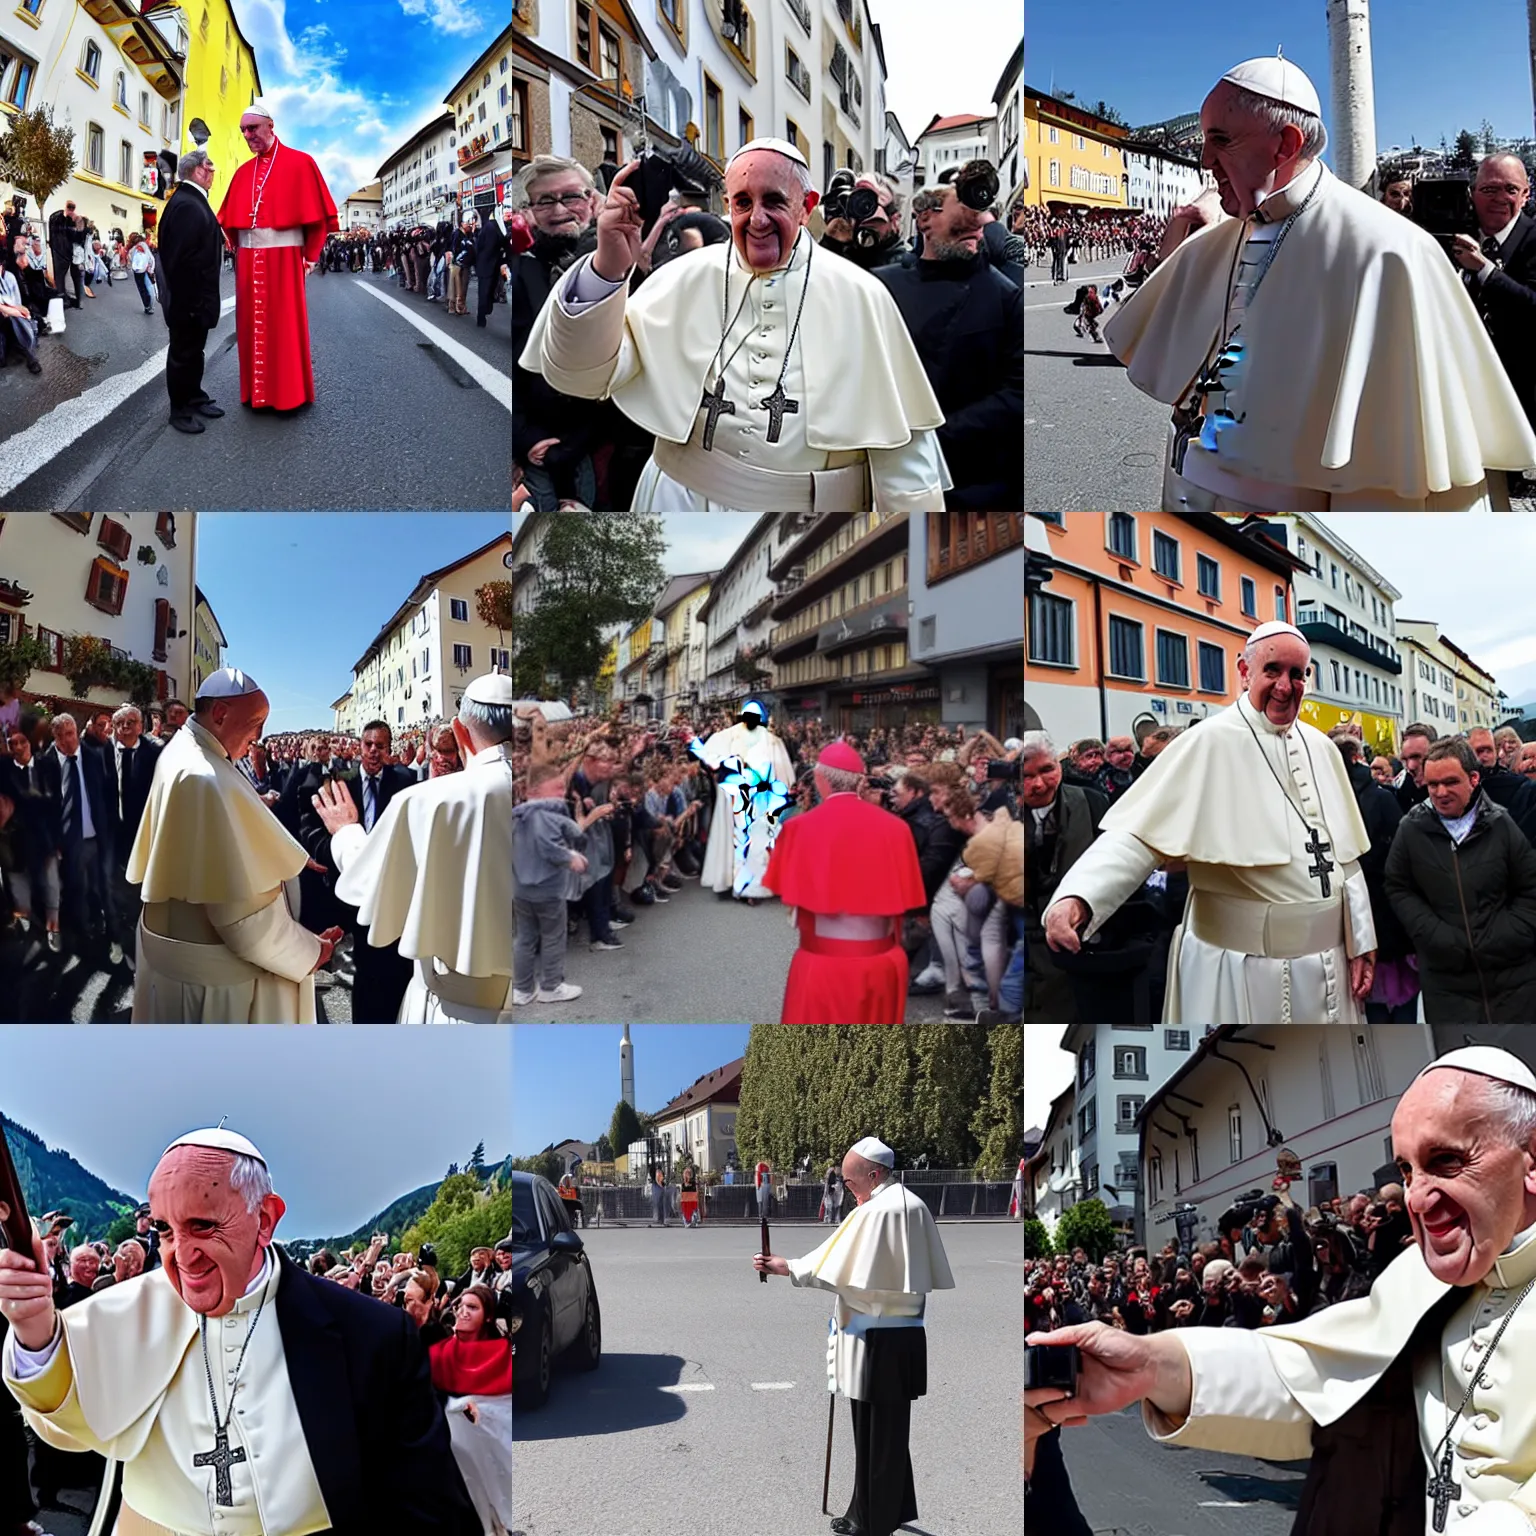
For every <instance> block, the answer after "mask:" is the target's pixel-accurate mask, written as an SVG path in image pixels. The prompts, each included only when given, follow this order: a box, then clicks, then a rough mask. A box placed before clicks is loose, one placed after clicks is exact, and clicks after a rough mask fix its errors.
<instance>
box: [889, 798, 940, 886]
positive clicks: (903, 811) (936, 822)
mask: <svg viewBox="0 0 1536 1536" xmlns="http://www.w3.org/2000/svg"><path fill="white" fill-rule="evenodd" d="M896 814H897V815H898V816H899V817H901V819H902V820H903V821H904V822H906V824H907V830H908V831H910V832H911V834H912V841H913V844H914V845H915V846H916V849H917V862H918V864H919V866H920V867H921V869H922V871H923V893H924V896H925V898H926V899H925V901H924V905H925V906H926V905H927V904H928V902H931V901H932V900H933V898H934V895H935V893H936V892H937V891H938V889H939V882H940V881H941V880H943V878H944V876H945V875H947V874H948V873H949V871H950V867H951V866H952V865H953V864H954V855H953V853H951V854H950V856H949V859H948V861H947V862H946V863H945V865H944V868H943V869H942V870H939V869H937V863H938V859H939V857H940V855H939V854H937V853H934V852H931V851H930V850H931V849H932V847H933V843H934V839H935V838H936V837H937V836H938V834H939V831H940V829H941V828H943V827H946V826H948V823H947V822H946V821H945V820H944V818H943V817H942V816H940V815H939V813H938V812H937V811H936V810H934V808H933V802H932V801H931V800H930V799H929V798H928V796H927V795H919V796H918V797H917V798H916V799H915V800H913V801H912V802H911V803H910V804H908V805H906V806H904V807H901V808H899V809H897V810H896Z"/></svg>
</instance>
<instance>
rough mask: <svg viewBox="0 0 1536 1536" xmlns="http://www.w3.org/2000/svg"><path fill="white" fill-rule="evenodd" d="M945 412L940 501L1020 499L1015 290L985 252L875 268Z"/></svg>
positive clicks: (949, 504) (1012, 502)
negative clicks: (950, 485) (945, 471)
mask: <svg viewBox="0 0 1536 1536" xmlns="http://www.w3.org/2000/svg"><path fill="white" fill-rule="evenodd" d="M871 276H872V277H874V278H876V279H877V280H878V281H880V282H882V283H884V284H885V286H886V288H887V289H888V290H889V291H890V294H891V297H892V298H893V299H895V301H896V307H897V308H898V309H899V310H900V311H901V317H902V319H903V320H905V321H906V322H907V330H908V331H909V332H910V333H911V335H912V343H913V345H914V346H915V347H916V348H917V354H918V356H919V357H920V358H921V359H922V363H923V368H924V370H925V372H926V373H927V375H928V381H929V383H930V384H932V385H933V392H934V394H935V395H936V396H937V397H938V401H939V405H940V406H941V407H942V408H943V411H944V425H943V426H942V427H940V428H939V446H940V447H941V448H943V450H944V459H945V462H946V463H947V464H948V465H949V472H950V474H951V475H952V476H953V478H954V481H955V484H954V489H953V490H950V491H946V492H945V495H944V506H945V508H946V510H948V511H951V512H954V511H960V512H965V511H992V510H994V509H995V508H997V507H1018V506H1022V505H1023V504H1024V500H1023V498H1024V455H1023V453H1022V452H1021V449H1020V442H1019V423H1020V421H1021V420H1022V419H1023V411H1024V307H1023V306H1024V294H1023V290H1022V289H1021V288H1019V287H1017V286H1016V285H1015V284H1013V283H1011V282H1009V280H1008V279H1007V278H1006V277H1004V276H1003V275H1002V274H1001V273H999V272H996V271H994V270H993V268H992V267H991V265H990V264H989V262H988V260H987V258H986V257H985V256H984V255H981V254H978V255H976V256H973V257H971V258H970V259H969V260H967V261H920V262H918V263H917V264H916V265H915V266H912V267H900V266H890V267H876V268H875V270H874V272H873V273H871Z"/></svg>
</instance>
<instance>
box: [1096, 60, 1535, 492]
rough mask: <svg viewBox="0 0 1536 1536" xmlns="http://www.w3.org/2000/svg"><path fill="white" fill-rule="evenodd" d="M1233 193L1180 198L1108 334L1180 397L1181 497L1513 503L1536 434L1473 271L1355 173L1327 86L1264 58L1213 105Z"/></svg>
mask: <svg viewBox="0 0 1536 1536" xmlns="http://www.w3.org/2000/svg"><path fill="white" fill-rule="evenodd" d="M1200 126H1201V130H1202V133H1203V136H1204V137H1203V143H1204V148H1203V151H1202V157H1201V163H1202V164H1203V165H1204V167H1205V169H1206V170H1207V171H1208V172H1210V173H1211V174H1212V175H1213V176H1214V178H1215V181H1216V193H1215V194H1202V195H1201V197H1199V198H1197V199H1196V201H1195V202H1194V203H1192V204H1189V205H1187V206H1185V207H1182V208H1176V209H1174V211H1173V213H1172V214H1171V215H1170V217H1169V221H1168V229H1167V232H1166V234H1165V236H1164V240H1163V245H1162V249H1161V251H1160V252H1159V258H1160V260H1159V265H1158V266H1157V269H1156V270H1155V271H1154V272H1153V274H1152V276H1151V277H1150V278H1148V279H1147V281H1146V282H1145V283H1143V284H1142V286H1141V287H1140V288H1139V289H1138V290H1137V291H1136V292H1135V293H1134V294H1133V295H1132V296H1131V297H1130V298H1129V299H1127V300H1126V302H1125V303H1124V304H1123V305H1121V307H1120V308H1119V309H1118V310H1117V311H1116V313H1115V315H1114V317H1113V318H1112V319H1111V320H1110V321H1109V323H1108V324H1107V325H1106V326H1105V328H1104V340H1105V341H1106V342H1107V343H1108V345H1109V349H1110V351H1112V352H1113V353H1114V354H1115V355H1116V356H1117V357H1118V358H1120V359H1121V361H1122V362H1124V363H1125V364H1126V373H1127V376H1128V377H1129V379H1130V381H1131V383H1133V384H1134V385H1135V386H1136V387H1137V388H1138V389H1139V390H1141V391H1142V392H1143V393H1144V394H1148V395H1151V396H1152V398H1153V399H1155V400H1160V401H1162V402H1163V403H1164V404H1165V405H1168V406H1171V407H1172V408H1173V420H1172V423H1171V425H1170V427H1169V430H1168V443H1167V452H1166V456H1165V458H1164V474H1163V498H1162V499H1163V510H1164V511H1168V512H1188V511H1194V512H1210V511H1221V512H1262V511H1281V510H1283V511H1288V512H1295V511H1302V512H1324V511H1329V510H1332V511H1335V512H1338V511H1344V510H1354V511H1369V512H1384V511H1414V510H1433V511H1461V510H1466V509H1469V508H1476V507H1487V506H1490V505H1493V506H1507V501H1508V490H1507V476H1506V474H1505V471H1511V470H1525V469H1527V468H1529V467H1530V465H1531V463H1532V461H1533V460H1536V435H1533V433H1532V431H1531V428H1530V425H1529V423H1528V422H1527V421H1526V417H1525V413H1524V411H1523V410H1522V409H1521V406H1520V401H1519V398H1518V396H1517V395H1516V393H1515V390H1514V387H1513V385H1511V383H1510V381H1509V378H1508V376H1507V375H1506V373H1505V371H1504V368H1503V365H1502V364H1501V363H1500V362H1499V358H1498V355H1497V353H1496V352H1495V351H1494V348H1493V343H1492V342H1491V341H1490V340H1489V338H1488V333H1487V331H1486V329H1485V328H1484V326H1483V324H1482V322H1481V321H1480V320H1479V318H1478V315H1477V311H1476V309H1475V308H1474V307H1473V304H1472V300H1471V299H1470V298H1469V297H1468V296H1467V293H1466V290H1465V288H1464V287H1463V285H1462V283H1461V281H1460V278H1459V275H1458V272H1457V269H1456V268H1455V266H1453V265H1452V263H1451V262H1450V261H1449V260H1448V259H1447V257H1446V254H1445V252H1444V251H1442V250H1441V249H1440V247H1439V245H1438V244H1437V243H1436V241H1435V239H1434V237H1433V236H1432V235H1430V234H1428V233H1427V232H1426V231H1425V230H1422V229H1420V228H1419V227H1418V225H1416V224H1415V223H1414V222H1413V221H1412V220H1411V219H1405V218H1402V217H1401V216H1399V215H1398V214H1396V213H1394V212H1393V211H1392V210H1391V209H1390V208H1387V207H1386V206H1385V205H1383V204H1380V203H1377V202H1375V201H1373V200H1372V199H1371V198H1369V197H1367V196H1365V195H1364V194H1363V193H1360V192H1357V191H1355V190H1354V188H1352V187H1349V186H1346V185H1345V184H1344V183H1343V182H1341V181H1339V180H1337V179H1336V178H1335V177H1334V176H1333V175H1332V173H1331V172H1330V171H1329V170H1328V168H1327V167H1326V166H1325V165H1324V164H1323V162H1322V161H1321V160H1320V159H1319V158H1318V156H1319V155H1320V154H1321V152H1322V150H1323V147H1324V145H1325V143H1326V142H1327V134H1326V133H1325V131H1324V129H1323V122H1322V110H1321V106H1320V104H1319V102H1318V98H1317V91H1316V89H1315V88H1314V87H1313V85H1312V82H1311V81H1310V80H1308V78H1307V77H1306V75H1305V74H1303V73H1302V71H1301V70H1299V69H1298V68H1297V67H1296V66H1295V65H1294V64H1292V63H1291V62H1290V60H1288V59H1284V58H1273V59H1249V60H1247V61H1246V62H1245V63H1242V64H1239V65H1237V66H1236V67H1235V68H1233V69H1230V70H1228V71H1227V73H1226V74H1224V75H1223V76H1222V77H1221V79H1220V80H1218V81H1217V82H1216V85H1215V86H1214V87H1213V89H1212V90H1211V92H1210V94H1209V95H1207V96H1206V98H1205V101H1204V103H1203V105H1202V106H1201V108H1200Z"/></svg>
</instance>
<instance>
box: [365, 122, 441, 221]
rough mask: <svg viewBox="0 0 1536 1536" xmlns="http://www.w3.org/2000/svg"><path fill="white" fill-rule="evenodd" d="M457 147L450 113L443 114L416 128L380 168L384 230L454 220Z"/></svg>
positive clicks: (379, 178) (381, 213)
mask: <svg viewBox="0 0 1536 1536" xmlns="http://www.w3.org/2000/svg"><path fill="white" fill-rule="evenodd" d="M457 144H458V129H457V126H456V125H455V122H454V117H453V114H452V113H451V112H444V113H442V114H440V115H439V116H437V117H435V118H433V120H432V121H431V122H430V123H427V124H426V125H425V126H424V127H422V128H419V129H417V131H416V132H415V133H413V134H412V135H411V136H410V138H408V139H407V140H406V141H405V143H403V144H402V145H401V146H400V147H399V148H398V149H397V150H396V151H395V152H394V153H393V154H392V155H391V156H390V157H389V159H387V160H386V161H385V162H384V163H383V165H381V166H380V167H379V170H378V183H379V197H380V204H379V208H380V213H379V217H381V218H382V219H383V223H384V227H385V228H386V229H409V228H410V227H411V226H412V225H415V224H435V223H437V221H438V220H439V219H452V218H453V217H454V195H455V191H456V187H455V183H456V181H457V177H458V173H457V171H456V169H455V162H454V153H455V147H456V145H457Z"/></svg>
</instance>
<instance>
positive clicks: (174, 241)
mask: <svg viewBox="0 0 1536 1536" xmlns="http://www.w3.org/2000/svg"><path fill="white" fill-rule="evenodd" d="M176 173H177V176H178V177H179V178H180V179H179V180H178V181H177V183H176V190H175V191H174V192H172V193H171V198H170V201H169V202H168V203H167V204H166V205H165V212H164V213H163V214H162V215H161V216H160V256H159V278H160V311H161V313H162V314H163V315H164V316H165V323H166V325H167V327H168V328H169V330H170V333H171V345H170V350H169V351H168V352H167V354H166V359H165V387H166V391H167V393H168V394H169V395H170V397H171V425H172V426H173V427H175V428H176V430H177V431H178V432H201V431H203V430H204V427H203V421H202V418H203V417H205V416H207V417H215V416H222V415H223V414H224V408H223V407H222V406H220V405H215V404H214V402H213V400H212V398H211V397H210V396H209V395H208V394H206V393H205V392H204V390H203V348H204V346H205V345H206V344H207V341H208V332H209V331H211V330H212V329H213V327H214V326H216V325H217V324H218V323H219V274H220V272H221V271H222V270H223V265H224V231H223V230H222V229H220V228H219V220H218V217H217V215H216V214H215V213H214V211H213V207H212V205H211V204H210V203H209V201H208V189H209V188H210V187H211V186H212V185H213V175H214V169H213V161H212V160H210V159H209V158H208V151H207V150H205V149H194V150H191V151H189V152H188V153H187V154H185V155H183V156H182V157H181V161H180V163H179V165H178V166H177V172H176Z"/></svg>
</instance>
